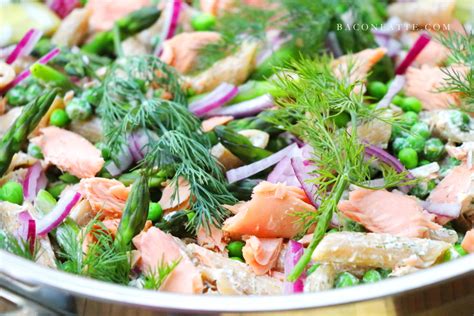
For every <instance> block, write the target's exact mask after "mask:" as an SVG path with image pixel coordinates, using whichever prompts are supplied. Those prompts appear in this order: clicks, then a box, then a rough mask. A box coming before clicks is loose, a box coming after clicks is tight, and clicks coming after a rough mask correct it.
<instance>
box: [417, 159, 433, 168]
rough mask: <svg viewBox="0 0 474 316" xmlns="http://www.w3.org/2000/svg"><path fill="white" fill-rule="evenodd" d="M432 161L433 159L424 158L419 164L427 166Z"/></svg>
mask: <svg viewBox="0 0 474 316" xmlns="http://www.w3.org/2000/svg"><path fill="white" fill-rule="evenodd" d="M430 163H431V161H429V160H426V159H423V160H421V161H420V163H419V164H418V165H420V166H425V165H429V164H430Z"/></svg>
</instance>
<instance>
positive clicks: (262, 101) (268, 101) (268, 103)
mask: <svg viewBox="0 0 474 316" xmlns="http://www.w3.org/2000/svg"><path fill="white" fill-rule="evenodd" d="M274 105H275V103H274V102H273V98H272V96H271V95H270V94H264V95H262V96H259V97H257V98H255V99H252V100H248V101H244V102H241V103H237V104H234V105H231V106H226V107H223V108H221V109H218V110H215V111H212V112H210V113H208V114H209V116H225V115H228V116H233V117H234V118H241V117H247V116H253V115H256V114H258V113H260V112H262V111H263V110H266V109H269V108H271V107H273V106H274Z"/></svg>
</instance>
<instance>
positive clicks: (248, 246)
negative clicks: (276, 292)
mask: <svg viewBox="0 0 474 316" xmlns="http://www.w3.org/2000/svg"><path fill="white" fill-rule="evenodd" d="M282 245H283V238H257V237H255V236H250V237H249V238H247V239H246V240H245V246H244V247H243V248H242V254H243V255H244V259H245V262H246V263H247V264H248V265H249V266H250V267H251V268H252V270H253V272H255V274H256V275H264V274H265V273H267V272H269V271H270V270H271V269H272V268H273V267H274V266H275V264H276V262H277V260H278V257H279V255H280V251H281V247H282Z"/></svg>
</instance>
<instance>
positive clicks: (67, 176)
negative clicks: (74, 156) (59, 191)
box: [59, 172, 79, 184]
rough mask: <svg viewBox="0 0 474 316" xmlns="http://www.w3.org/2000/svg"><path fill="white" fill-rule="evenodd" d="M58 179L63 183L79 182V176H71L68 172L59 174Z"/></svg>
mask: <svg viewBox="0 0 474 316" xmlns="http://www.w3.org/2000/svg"><path fill="white" fill-rule="evenodd" d="M59 180H61V181H62V182H64V183H68V184H76V183H79V178H78V177H76V176H73V175H72V174H70V173H69V172H65V173H63V174H62V175H60V176H59Z"/></svg>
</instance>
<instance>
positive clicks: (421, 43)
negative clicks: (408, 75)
mask: <svg viewBox="0 0 474 316" xmlns="http://www.w3.org/2000/svg"><path fill="white" fill-rule="evenodd" d="M430 40H431V36H430V35H429V34H427V33H423V34H421V35H420V37H418V39H417V40H416V42H415V44H413V46H412V48H411V49H410V50H409V51H408V54H407V55H406V57H405V59H404V60H403V61H402V62H401V63H400V65H398V67H397V69H396V70H395V74H397V75H403V74H404V73H405V72H406V71H407V69H408V67H409V66H410V65H411V64H412V63H413V61H415V59H416V57H417V56H418V55H419V54H420V53H421V51H422V50H423V49H424V48H425V47H426V45H428V43H429V42H430Z"/></svg>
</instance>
